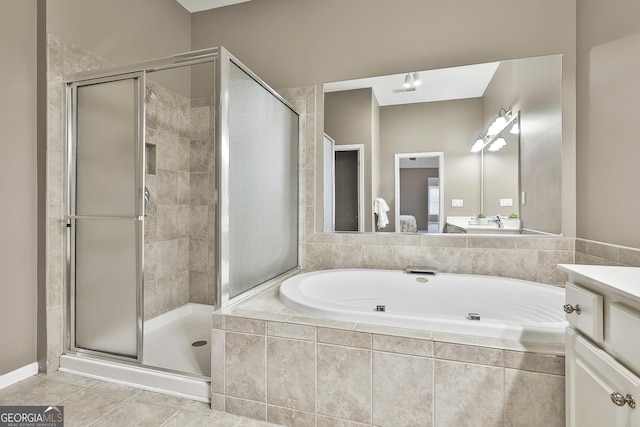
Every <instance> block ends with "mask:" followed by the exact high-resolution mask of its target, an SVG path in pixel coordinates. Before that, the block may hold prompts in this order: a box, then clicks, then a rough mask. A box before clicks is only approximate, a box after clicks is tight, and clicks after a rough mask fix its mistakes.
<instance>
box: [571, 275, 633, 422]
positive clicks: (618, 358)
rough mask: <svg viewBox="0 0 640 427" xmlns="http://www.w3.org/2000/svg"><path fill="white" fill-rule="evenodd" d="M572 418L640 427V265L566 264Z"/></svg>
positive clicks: (578, 420) (575, 420) (572, 420)
mask: <svg viewBox="0 0 640 427" xmlns="http://www.w3.org/2000/svg"><path fill="white" fill-rule="evenodd" d="M559 268H560V269H561V270H564V271H566V272H568V273H569V282H568V283H567V285H566V305H565V307H564V310H565V313H566V317H567V321H568V322H569V327H568V328H567V335H566V338H567V340H566V359H565V360H566V372H565V378H566V420H567V426H571V427H591V426H593V427H603V426H607V427H608V426H630V427H640V268H633V267H605V266H582V265H560V266H559Z"/></svg>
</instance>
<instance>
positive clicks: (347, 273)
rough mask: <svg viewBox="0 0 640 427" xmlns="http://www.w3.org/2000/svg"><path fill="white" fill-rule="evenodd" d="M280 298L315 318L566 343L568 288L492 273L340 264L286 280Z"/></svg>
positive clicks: (295, 308) (288, 304) (519, 339)
mask: <svg viewBox="0 0 640 427" xmlns="http://www.w3.org/2000/svg"><path fill="white" fill-rule="evenodd" d="M280 298H281V300H282V301H283V302H284V304H285V305H287V306H288V307H290V308H293V309H294V310H297V311H300V312H302V313H305V314H307V315H310V316H314V317H320V318H326V319H334V320H342V321H348V322H355V323H368V324H374V325H382V326H393V327H401V328H410V329H422V330H428V331H433V332H443V333H454V334H464V335H475V336H481V337H492V338H504V339H510V340H518V341H526V342H544V343H563V342H564V332H565V327H566V321H565V316H564V312H563V311H562V306H563V304H564V289H562V288H558V287H555V286H551V285H543V284H540V283H535V282H530V281H524V280H516V279H507V278H500V277H492V276H479V275H468V274H450V273H437V274H435V275H429V274H410V273H406V272H404V271H399V270H363V269H342V270H324V271H314V272H308V273H302V274H299V275H297V276H294V277H291V278H289V279H287V280H285V281H284V282H283V283H282V285H281V286H280Z"/></svg>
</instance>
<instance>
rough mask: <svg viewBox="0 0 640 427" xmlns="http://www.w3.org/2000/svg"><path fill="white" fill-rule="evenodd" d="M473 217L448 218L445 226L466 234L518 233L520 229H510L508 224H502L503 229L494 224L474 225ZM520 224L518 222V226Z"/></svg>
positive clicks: (474, 219)
mask: <svg viewBox="0 0 640 427" xmlns="http://www.w3.org/2000/svg"><path fill="white" fill-rule="evenodd" d="M474 222H476V218H475V217H471V216H448V217H447V224H451V225H453V226H454V227H458V228H460V229H461V230H464V231H465V232H466V233H506V234H511V233H519V232H520V227H512V226H511V225H510V224H509V223H508V222H506V221H505V222H504V227H503V228H499V227H498V225H497V224H496V223H495V222H492V221H490V222H488V223H487V224H485V225H480V224H474ZM519 224H520V223H519V222H518V225H519Z"/></svg>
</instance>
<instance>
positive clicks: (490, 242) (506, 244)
mask: <svg viewBox="0 0 640 427" xmlns="http://www.w3.org/2000/svg"><path fill="white" fill-rule="evenodd" d="M467 246H468V247H470V248H485V249H515V248H516V240H515V239H513V238H511V237H467Z"/></svg>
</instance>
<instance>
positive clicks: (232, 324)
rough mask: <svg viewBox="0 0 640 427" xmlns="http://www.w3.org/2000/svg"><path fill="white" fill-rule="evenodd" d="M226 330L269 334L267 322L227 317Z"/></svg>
mask: <svg viewBox="0 0 640 427" xmlns="http://www.w3.org/2000/svg"><path fill="white" fill-rule="evenodd" d="M225 329H226V330H227V331H232V332H244V333H247V334H260V335H265V334H266V332H267V322H265V321H263V320H256V319H248V318H244V317H235V316H227V317H225Z"/></svg>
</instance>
